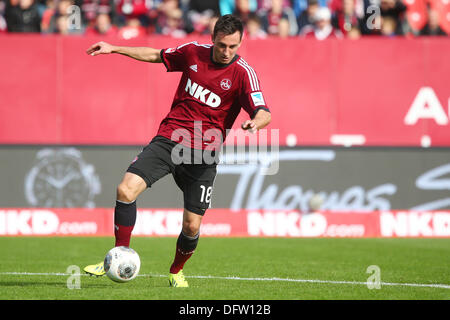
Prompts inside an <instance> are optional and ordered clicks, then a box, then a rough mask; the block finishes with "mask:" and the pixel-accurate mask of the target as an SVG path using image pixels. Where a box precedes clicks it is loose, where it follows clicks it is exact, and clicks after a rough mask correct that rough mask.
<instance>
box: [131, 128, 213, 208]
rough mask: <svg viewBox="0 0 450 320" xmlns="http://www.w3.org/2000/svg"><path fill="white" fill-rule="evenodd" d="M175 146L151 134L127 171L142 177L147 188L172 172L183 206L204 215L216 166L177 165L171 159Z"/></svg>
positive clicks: (171, 142)
mask: <svg viewBox="0 0 450 320" xmlns="http://www.w3.org/2000/svg"><path fill="white" fill-rule="evenodd" d="M176 145H177V143H176V142H174V141H172V140H170V139H167V138H165V137H162V136H156V137H154V138H153V140H152V141H151V142H150V143H149V144H148V145H147V146H146V147H145V148H144V149H143V150H142V152H141V153H140V154H139V155H138V156H137V158H136V160H135V161H134V162H133V163H132V164H131V165H130V166H129V167H128V169H127V171H128V172H131V173H134V174H137V175H138V176H140V177H141V178H142V179H144V181H145V182H146V183H147V187H151V186H152V184H154V183H155V182H156V181H158V180H159V179H161V178H162V177H164V176H165V175H167V174H169V173H172V176H173V177H174V179H175V182H176V184H177V185H178V187H179V188H180V189H181V191H183V195H184V208H185V209H187V210H189V211H191V212H194V213H196V214H199V215H204V214H205V212H206V209H208V208H209V207H210V204H211V195H212V190H213V184H214V180H215V178H216V173H217V170H216V167H217V165H216V164H215V163H214V164H207V163H197V162H195V163H194V161H191V163H190V164H189V163H188V164H186V163H181V164H177V163H179V161H178V160H177V159H175V162H174V161H173V158H172V149H173V148H174V147H175V146H176ZM197 151H198V150H197ZM192 155H194V152H192Z"/></svg>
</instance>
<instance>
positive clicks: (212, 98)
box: [185, 78, 222, 108]
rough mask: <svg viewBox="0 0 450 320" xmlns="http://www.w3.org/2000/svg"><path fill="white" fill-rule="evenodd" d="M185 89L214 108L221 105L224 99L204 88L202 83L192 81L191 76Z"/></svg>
mask: <svg viewBox="0 0 450 320" xmlns="http://www.w3.org/2000/svg"><path fill="white" fill-rule="evenodd" d="M185 91H186V92H187V93H189V94H190V95H191V96H193V97H194V98H196V99H198V100H200V101H201V102H203V103H205V104H207V105H208V106H210V107H212V108H217V107H218V106H220V103H221V102H222V100H221V99H220V97H219V96H218V95H217V94H215V93H214V92H211V91H210V90H208V89H206V88H203V87H202V86H201V85H199V84H198V83H195V82H193V81H191V79H189V78H188V80H187V83H186V88H185Z"/></svg>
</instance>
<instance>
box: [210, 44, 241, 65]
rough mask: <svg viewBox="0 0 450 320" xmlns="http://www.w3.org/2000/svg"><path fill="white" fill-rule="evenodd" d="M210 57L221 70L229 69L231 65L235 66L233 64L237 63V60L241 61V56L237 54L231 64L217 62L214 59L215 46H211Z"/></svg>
mask: <svg viewBox="0 0 450 320" xmlns="http://www.w3.org/2000/svg"><path fill="white" fill-rule="evenodd" d="M209 57H210V59H211V62H212V63H213V64H214V65H215V66H216V67H219V68H226V67H228V66H229V65H230V64H233V62H235V61H236V60H237V59H239V55H238V54H235V55H234V57H233V59H231V61H230V62H229V63H219V62H215V61H214V59H213V46H211V50H210V51H209Z"/></svg>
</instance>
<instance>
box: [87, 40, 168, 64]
mask: <svg viewBox="0 0 450 320" xmlns="http://www.w3.org/2000/svg"><path fill="white" fill-rule="evenodd" d="M160 51H161V50H159V49H154V48H150V47H120V46H114V45H111V44H109V43H106V42H103V41H101V42H97V43H95V44H93V45H92V46H90V47H89V49H87V50H86V53H87V54H89V55H91V56H97V55H99V54H110V53H119V54H122V55H124V56H127V57H130V58H133V59H136V60H139V61H145V62H152V63H160V62H162V61H161V56H160Z"/></svg>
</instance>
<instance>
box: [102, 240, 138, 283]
mask: <svg viewBox="0 0 450 320" xmlns="http://www.w3.org/2000/svg"><path fill="white" fill-rule="evenodd" d="M103 266H104V268H105V272H106V275H107V276H108V278H110V279H111V280H113V281H115V282H128V281H131V280H133V279H134V278H136V276H137V275H138V273H139V269H140V268H141V259H140V258H139V255H138V254H137V252H136V251H134V250H133V249H131V248H128V247H115V248H112V249H111V250H109V251H108V253H107V254H106V257H105V261H104V263H103Z"/></svg>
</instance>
